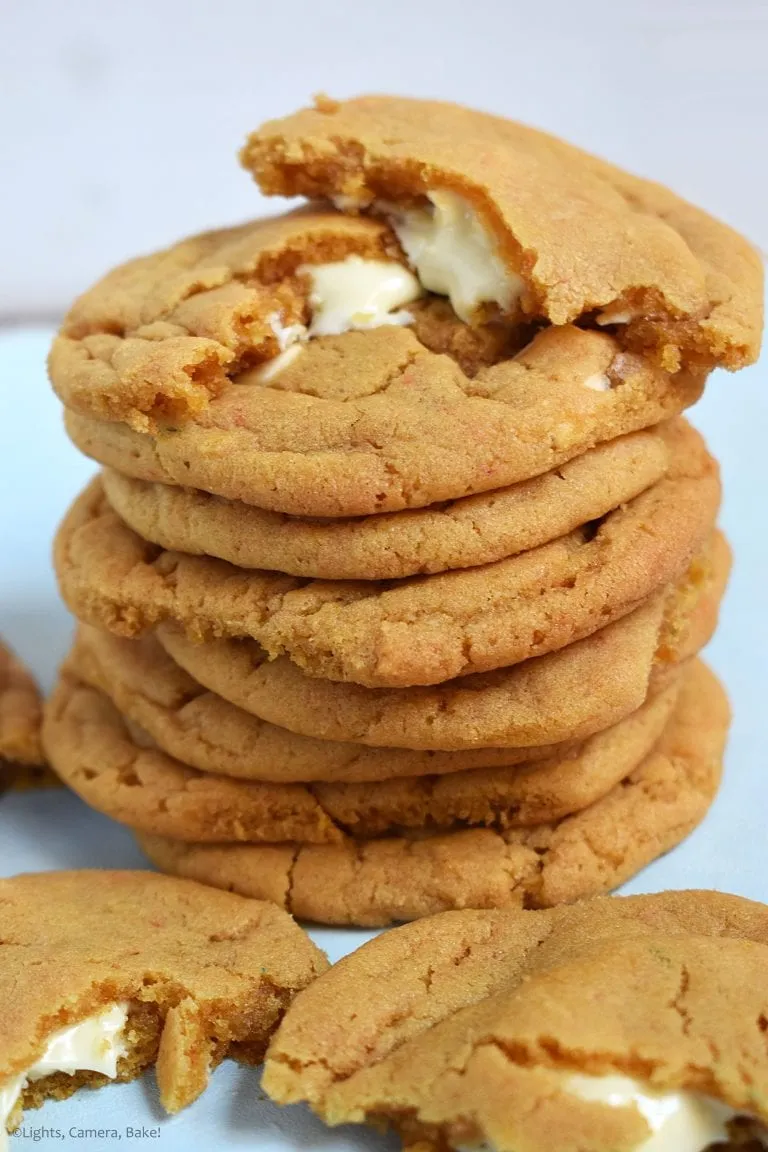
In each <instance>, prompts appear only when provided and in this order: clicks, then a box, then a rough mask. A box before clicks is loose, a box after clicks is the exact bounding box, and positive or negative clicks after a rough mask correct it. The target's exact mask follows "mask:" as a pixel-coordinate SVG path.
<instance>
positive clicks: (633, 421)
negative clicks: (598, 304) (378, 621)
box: [49, 212, 706, 517]
mask: <svg viewBox="0 0 768 1152" xmlns="http://www.w3.org/2000/svg"><path fill="white" fill-rule="evenodd" d="M382 228H383V226H382V225H380V224H377V223H376V222H374V221H371V220H362V219H360V220H353V219H350V218H347V217H344V216H343V215H341V213H330V212H329V213H324V214H323V213H320V214H317V213H298V214H294V215H292V216H287V217H282V218H278V219H272V220H265V221H257V222H256V223H254V224H250V225H245V226H244V227H242V228H240V229H234V230H232V229H230V230H228V231H226V232H224V233H215V234H209V235H207V236H203V237H197V238H195V239H192V240H188V241H184V242H183V243H182V244H180V245H177V246H176V247H175V248H172V249H169V250H168V251H167V252H164V253H160V254H158V255H156V256H153V257H147V258H145V259H143V260H140V261H134V262H133V263H132V264H129V265H127V266H125V267H124V268H122V269H118V270H117V271H115V272H113V273H111V274H110V276H108V277H107V279H106V280H105V281H103V282H102V283H101V284H99V285H97V286H96V287H95V288H93V289H92V290H91V291H90V292H88V293H86V295H85V296H84V297H82V298H81V300H80V301H78V303H77V304H76V305H75V307H74V308H73V310H72V312H71V313H70V315H69V317H68V319H67V320H66V321H65V324H64V328H63V330H62V334H61V335H60V336H59V337H58V338H57V340H56V341H55V343H54V346H53V349H52V351H51V356H50V365H49V366H50V372H51V378H52V380H53V383H54V386H55V387H56V389H57V391H58V393H59V395H60V396H61V398H62V399H63V400H64V403H65V404H66V405H67V407H68V409H69V412H68V413H67V430H68V432H69V434H70V436H71V437H72V439H73V440H74V442H75V443H76V444H77V446H78V447H79V448H81V450H82V451H84V452H85V453H86V454H87V455H90V456H93V457H94V458H95V459H97V460H99V461H100V462H102V463H104V464H107V465H109V466H111V467H113V468H115V469H116V470H117V471H118V472H122V473H124V474H126V475H128V476H132V477H135V478H138V479H142V480H147V481H151V482H160V483H165V484H176V485H181V486H183V487H190V486H191V487H194V488H199V489H203V490H205V491H208V492H212V493H215V494H216V495H218V496H223V497H225V498H227V499H230V500H239V501H243V502H244V503H247V504H255V505H256V506H257V507H260V508H265V509H268V510H271V511H276V512H284V513H288V514H290V515H295V516H323V517H349V516H367V515H370V514H372V513H380V512H395V511H400V510H401V509H405V508H421V507H425V506H427V505H430V504H434V503H436V502H438V501H444V500H455V499H458V498H463V497H465V496H468V495H471V494H472V493H477V492H487V491H490V490H492V489H498V488H504V487H507V486H508V485H510V484H516V483H518V482H519V481H522V480H528V479H530V478H531V477H533V476H538V475H541V474H543V473H545V472H549V471H551V470H552V469H554V468H557V467H559V466H560V465H561V464H564V463H565V462H566V461H567V460H570V459H573V458H574V457H575V456H579V455H581V454H582V453H583V452H585V451H587V450H588V449H590V448H593V447H594V446H595V445H597V444H600V443H603V442H605V441H608V440H613V439H615V438H616V437H617V436H621V435H623V434H625V433H628V432H633V431H636V430H638V429H641V428H648V427H651V426H653V425H656V424H657V423H659V422H660V421H662V420H665V419H667V418H668V417H671V416H674V415H676V414H677V413H679V412H681V411H682V410H683V409H684V408H686V407H687V406H688V405H690V404H692V403H694V402H695V401H696V400H697V399H698V397H699V396H700V394H701V391H702V388H703V386H704V382H705V379H706V370H705V369H703V368H698V367H697V368H685V369H684V370H682V371H679V372H675V373H673V374H670V373H668V372H665V371H664V370H663V369H661V368H659V367H658V366H656V365H653V364H651V363H649V362H648V361H647V360H646V359H644V358H643V357H642V356H639V355H636V354H635V353H631V352H627V351H626V350H625V349H623V348H622V346H621V344H620V342H619V341H618V340H617V339H616V338H615V337H614V336H612V335H610V334H608V333H607V332H606V331H603V330H599V331H595V330H586V329H582V328H578V327H575V326H573V325H567V326H563V327H559V328H547V329H545V330H543V331H535V332H534V331H533V330H532V329H530V328H529V327H527V326H524V329H523V330H522V331H519V332H518V331H515V333H513V335H515V337H516V339H515V341H514V342H513V344H512V346H511V347H510V346H509V340H508V339H507V337H506V335H504V338H503V339H502V340H501V341H499V338H498V331H499V325H498V324H492V323H491V324H486V325H485V326H482V327H481V328H480V329H479V330H475V329H471V328H470V327H469V326H468V325H466V324H463V323H462V322H461V321H459V320H458V319H457V318H456V317H455V316H453V315H446V312H445V310H446V305H445V304H444V303H442V302H441V301H439V300H437V298H435V297H432V298H429V297H428V298H427V299H426V302H425V303H424V304H423V305H420V306H418V307H416V306H413V307H412V308H411V312H410V313H409V315H412V316H413V321H412V323H409V324H408V325H405V326H404V325H391V324H390V325H385V326H383V327H376V328H371V329H368V330H366V331H346V332H342V333H340V334H339V335H329V336H318V337H313V338H312V339H309V340H307V341H304V342H299V343H295V344H293V345H292V346H291V347H289V348H286V349H285V351H286V352H288V353H292V359H290V360H289V361H286V359H285V358H284V357H283V359H281V360H280V361H279V362H278V363H277V364H276V362H275V361H274V360H273V361H271V362H269V363H266V361H264V360H261V361H260V360H259V358H260V357H262V356H274V354H275V353H276V352H277V351H278V348H279V346H280V343H283V344H284V343H285V340H286V339H287V338H288V337H287V336H286V333H289V332H290V331H291V330H293V329H295V328H296V324H295V323H294V320H295V319H296V318H297V317H299V318H300V319H301V318H304V319H307V317H306V311H307V307H308V305H307V294H308V285H307V283H306V277H304V278H302V277H301V276H299V277H298V278H296V277H294V276H293V273H294V272H295V271H296V269H297V268H298V267H302V266H303V265H304V262H305V261H309V262H310V264H312V263H316V262H317V261H318V260H323V259H329V258H332V259H336V260H339V259H341V258H342V257H343V255H344V253H345V252H346V251H348V249H349V247H350V245H352V246H353V247H356V250H360V251H361V252H368V253H369V254H378V255H379V256H380V255H381V254H382V251H381V250H382V245H383V246H384V248H386V246H387V245H388V244H391V245H393V246H395V248H396V241H395V239H394V236H393V235H391V234H389V239H387V238H386V236H385V231H383V230H382ZM394 255H395V256H396V258H397V259H402V256H401V255H400V253H399V249H396V250H395V251H394ZM342 266H343V265H342ZM393 267H395V268H397V269H398V270H401V271H402V265H400V264H395V265H393ZM258 269H261V271H258ZM259 277H261V278H262V280H267V281H268V284H261V283H260V282H259ZM209 285H211V286H209ZM265 294H266V298H267V300H266V303H265V301H264V297H265ZM417 303H418V302H417ZM501 331H502V334H505V333H506V332H507V328H506V326H503V325H502V326H501ZM276 333H277V334H276ZM518 349H519V350H518ZM281 355H282V354H281ZM254 361H256V365H255V366H254ZM278 369H279V370H278ZM212 393H213V395H212Z"/></svg>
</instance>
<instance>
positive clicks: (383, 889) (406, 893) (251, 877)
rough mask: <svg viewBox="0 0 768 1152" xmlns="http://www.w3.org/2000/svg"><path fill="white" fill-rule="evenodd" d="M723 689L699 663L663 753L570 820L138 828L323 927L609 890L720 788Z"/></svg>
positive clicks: (162, 855)
mask: <svg viewBox="0 0 768 1152" xmlns="http://www.w3.org/2000/svg"><path fill="white" fill-rule="evenodd" d="M728 720H729V712H728V704H727V701H726V699H725V695H724V693H723V691H722V689H721V688H720V686H719V684H718V683H717V681H716V680H715V678H714V676H713V675H712V674H711V673H710V672H708V671H707V670H706V669H705V668H704V666H703V665H697V666H696V667H695V669H694V671H693V674H692V675H691V676H690V677H689V678H688V679H687V681H686V683H685V685H684V687H683V690H682V692H681V696H680V701H679V704H678V707H677V709H676V711H675V713H674V716H673V718H672V720H671V721H670V723H669V724H668V725H667V728H666V729H665V731H664V734H663V736H662V737H661V740H660V741H659V743H658V745H657V747H656V749H655V750H654V751H653V752H652V753H651V754H650V755H649V756H648V757H647V758H646V759H645V760H644V761H643V763H642V764H641V765H640V766H639V767H638V768H637V769H636V770H635V771H634V772H632V773H631V774H630V776H629V777H628V778H627V779H626V780H624V781H622V782H621V783H620V784H619V785H617V786H616V788H614V789H613V790H612V791H611V792H609V793H608V794H607V795H606V796H605V797H603V799H601V800H598V801H597V802H596V803H595V804H592V805H591V806H590V807H589V808H586V809H585V810H584V811H582V812H578V813H577V814H576V815H573V816H569V817H566V819H564V820H562V821H559V822H554V823H549V824H542V825H538V826H535V827H529V828H515V829H508V830H506V831H504V832H496V831H492V830H490V829H470V830H469V831H454V832H449V833H445V834H440V835H434V836H426V837H424V836H423V835H414V836H409V837H406V836H402V837H391V838H385V839H381V840H368V841H365V840H363V841H360V840H354V841H346V842H344V843H342V844H339V845H300V844H297V845H286V846H279V845H274V846H263V847H262V846H256V845H245V846H243V845H205V844H201V845H195V844H181V843H178V842H175V841H172V840H167V839H161V838H160V837H152V836H146V835H142V836H140V838H139V840H140V843H141V844H142V846H143V848H144V850H145V851H146V852H147V854H148V856H149V857H150V859H151V860H152V861H153V862H154V863H155V864H157V865H158V867H160V868H161V869H163V870H164V871H168V872H171V873H175V874H177V875H181V876H188V877H190V878H194V879H197V880H201V881H203V882H204V883H207V884H213V885H214V886H215V887H223V888H229V889H230V890H232V891H237V892H242V893H243V894H246V895H258V896H259V897H260V898H267V899H270V900H274V901H275V903H277V904H279V905H281V906H282V907H284V908H287V909H289V910H290V911H292V912H293V913H294V915H296V916H299V917H304V918H306V919H308V920H316V921H319V922H321V923H328V924H361V925H379V924H388V923H390V922H392V921H395V920H412V919H416V918H417V917H420V916H427V915H430V914H431V913H433V912H438V911H444V910H446V909H450V908H501V907H521V906H525V907H549V906H551V905H555V904H563V903H570V902H572V901H575V900H579V899H581V898H583V897H586V896H592V895H595V894H597V893H600V892H606V891H609V890H610V889H612V888H615V887H617V886H618V885H619V884H621V883H623V882H624V881H625V880H627V879H628V878H629V877H630V876H632V875H633V874H634V873H635V872H637V871H639V870H640V869H641V868H643V867H644V866H645V865H646V864H648V863H649V862H650V861H651V860H654V859H655V858H656V857H657V856H660V855H661V854H662V853H664V852H666V851H668V850H669V849H670V848H672V847H673V846H674V845H675V844H678V843H679V842H680V841H681V840H682V839H683V838H684V837H685V836H686V835H687V834H688V833H689V832H690V831H691V829H692V828H694V827H695V826H696V825H697V824H698V823H699V822H700V821H701V820H702V819H703V817H704V815H705V814H706V812H707V809H708V808H709V805H710V804H711V802H712V800H713V798H714V795H715V793H716V791H717V787H718V783H719V780H720V772H721V758H722V751H723V746H724V743H725V738H726V733H727V728H728Z"/></svg>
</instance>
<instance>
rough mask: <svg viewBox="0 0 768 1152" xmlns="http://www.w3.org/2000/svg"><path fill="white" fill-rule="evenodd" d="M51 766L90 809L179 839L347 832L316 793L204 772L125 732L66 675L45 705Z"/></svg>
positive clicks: (97, 698)
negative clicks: (338, 826) (341, 829)
mask: <svg viewBox="0 0 768 1152" xmlns="http://www.w3.org/2000/svg"><path fill="white" fill-rule="evenodd" d="M43 738H44V741H45V748H46V751H47V753H48V758H49V760H50V763H51V765H52V767H53V768H54V769H55V771H56V772H57V773H58V774H59V776H60V777H61V779H62V780H63V781H64V783H65V784H67V785H69V787H70V788H72V790H73V791H74V792H76V793H77V794H78V796H80V797H81V798H82V799H83V800H85V802H86V803H87V804H90V805H91V807H93V808H96V809H97V810H98V811H99V812H104V813H105V814H106V815H107V816H111V817H112V818H113V819H114V820H118V821H120V823H122V824H128V825H130V826H131V827H133V828H140V829H142V830H143V831H145V832H153V833H157V834H158V835H160V836H171V837H173V838H174V839H176V840H191V841H195V840H204V841H213V842H216V841H237V840H245V841H274V840H279V841H282V840H306V841H309V842H310V843H321V844H322V843H333V842H336V841H339V840H341V839H342V833H341V831H340V830H339V829H338V828H337V827H336V825H335V824H334V822H333V820H332V819H331V817H329V816H328V815H327V813H326V812H325V810H324V809H323V807H322V805H321V804H320V803H319V802H318V801H317V800H315V799H314V797H313V796H312V793H311V792H310V790H309V789H307V788H304V787H302V786H301V785H299V784H261V783H258V784H257V783H253V782H250V781H249V782H243V781H235V780H228V779H227V778H226V777H225V776H214V775H211V774H210V773H204V772H198V771H196V770H195V769H194V768H189V767H188V766H187V765H186V764H182V763H180V762H179V761H178V760H174V759H172V758H171V757H170V756H167V755H166V754H165V753H164V752H161V751H160V750H159V749H157V748H155V747H153V746H152V741H151V740H147V739H146V737H145V735H144V734H143V733H142V732H141V730H140V729H139V730H136V729H134V730H133V731H132V730H131V728H130V727H129V726H127V725H126V723H125V721H124V720H123V719H122V717H121V716H120V713H119V712H118V711H117V710H116V709H115V707H114V706H113V705H112V703H111V702H110V701H109V700H108V699H107V697H106V696H104V695H102V693H100V692H98V691H96V690H95V689H93V688H89V687H87V686H86V685H84V684H83V683H82V682H81V681H79V680H78V679H77V678H76V677H75V676H72V675H71V674H69V673H68V671H67V669H66V667H65V669H64V672H63V675H62V676H61V677H60V679H59V682H58V684H57V686H56V688H55V689H54V691H53V693H52V695H51V698H50V699H49V700H48V702H47V704H46V710H45V721H44V725H43Z"/></svg>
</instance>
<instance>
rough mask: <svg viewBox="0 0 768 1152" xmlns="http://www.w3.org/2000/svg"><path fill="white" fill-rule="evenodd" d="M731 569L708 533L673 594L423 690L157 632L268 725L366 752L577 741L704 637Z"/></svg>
mask: <svg viewBox="0 0 768 1152" xmlns="http://www.w3.org/2000/svg"><path fill="white" fill-rule="evenodd" d="M729 567H730V556H729V551H728V546H727V544H726V543H725V541H724V539H723V538H722V536H720V535H719V534H716V535H715V537H714V539H713V542H712V545H711V548H710V550H709V552H708V554H707V555H706V556H704V557H702V559H701V560H699V561H696V562H695V563H694V564H693V565H692V566H691V569H690V570H689V573H688V575H687V577H686V579H685V580H684V581H683V583H682V584H680V585H679V586H678V587H677V588H676V590H675V591H674V592H672V593H670V594H668V595H667V597H664V596H659V597H658V598H656V599H654V600H653V601H650V602H648V603H647V604H645V605H644V606H643V607H642V608H638V609H636V610H635V611H634V612H633V613H631V614H630V615H629V616H625V617H624V618H623V619H621V620H619V621H617V622H616V623H615V624H611V625H609V626H608V627H607V628H602V629H601V630H600V631H599V632H595V633H594V634H593V635H592V636H589V637H587V639H586V640H581V641H579V642H578V643H576V644H571V645H569V646H568V647H567V648H561V649H560V650H559V651H558V652H553V653H551V654H550V655H548V656H539V657H537V658H536V659H534V660H529V661H526V662H524V663H523V664H518V665H515V666H514V667H513V668H508V669H502V670H500V671H496V672H484V673H480V674H478V675H475V676H468V677H464V678H462V679H460V680H456V681H451V682H450V683H449V684H444V685H438V686H437V687H430V688H409V689H396V688H390V689H385V688H363V687H360V686H359V685H352V684H337V683H334V682H333V681H330V680H319V679H317V678H316V677H312V676H307V675H306V674H305V673H303V672H301V671H300V669H298V668H297V667H296V665H295V664H293V663H291V661H290V660H286V659H279V660H274V661H271V662H270V661H269V660H267V658H266V656H265V653H264V651H263V650H262V649H260V648H259V646H258V644H255V643H254V642H252V641H243V640H240V641H234V640H214V641H209V642H208V643H206V644H195V643H194V642H193V641H191V640H190V639H189V638H188V637H186V636H184V634H183V633H182V632H180V631H178V630H176V629H173V628H171V627H169V626H168V625H161V626H160V628H158V630H157V637H158V639H159V640H160V643H161V644H162V645H163V647H164V648H165V650H166V651H167V652H168V654H169V655H170V656H171V657H172V658H173V660H174V661H175V662H176V663H177V664H180V665H181V667H182V668H183V669H184V670H185V671H186V672H188V673H189V675H190V676H192V677H193V678H194V679H195V680H196V681H197V682H198V684H203V685H204V686H205V687H206V688H208V689H209V690H210V691H211V692H215V693H216V694H217V695H219V696H222V697H223V698H224V699H225V700H228V701H229V702H230V703H232V704H235V705H237V707H239V708H242V709H244V710H245V711H246V712H251V713H253V714H254V715H256V716H259V717H261V718H262V719H263V720H268V721H269V722H270V723H271V724H276V725H279V726H280V727H282V728H287V729H289V730H290V731H292V732H298V733H300V734H301V735H304V736H314V737H316V738H317V739H320V740H338V741H342V742H352V743H357V744H367V745H372V746H374V747H379V746H385V747H395V748H412V749H414V748H421V749H437V750H442V751H462V750H467V749H476V748H505V747H511V748H521V747H536V746H537V745H541V744H556V743H558V742H560V741H563V740H580V739H583V738H585V737H586V736H591V735H592V734H593V733H594V732H599V731H601V730H602V729H604V728H608V727H610V726H611V725H612V724H616V723H618V721H619V720H623V719H624V718H625V717H627V716H628V715H629V714H630V713H631V712H634V711H636V709H638V708H639V707H640V706H641V705H642V703H643V701H644V700H645V699H646V697H647V695H648V693H649V691H650V690H652V688H653V686H654V685H657V684H658V680H659V677H660V676H661V677H663V676H664V675H665V674H666V670H667V669H668V668H669V667H670V666H671V665H674V664H676V663H679V662H680V661H681V660H685V659H687V658H689V657H690V656H692V655H694V654H695V653H696V652H697V651H698V650H699V649H700V648H701V647H703V645H704V644H705V643H706V642H707V640H708V639H709V637H710V635H711V633H712V631H713V630H714V627H715V624H716V621H717V612H718V606H719V602H720V599H721V596H722V593H723V589H724V586H725V582H726V580H727V576H728V570H729Z"/></svg>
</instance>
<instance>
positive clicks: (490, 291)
mask: <svg viewBox="0 0 768 1152" xmlns="http://www.w3.org/2000/svg"><path fill="white" fill-rule="evenodd" d="M427 199H428V200H430V201H431V204H432V207H431V208H404V209H400V208H397V207H396V206H395V205H392V204H386V203H383V204H380V205H379V206H378V207H379V209H380V210H381V211H382V212H383V213H384V214H385V215H386V216H387V217H389V220H390V223H391V225H392V228H393V229H394V231H395V233H396V235H397V238H398V240H399V241H400V243H401V244H402V246H403V251H404V252H405V254H406V256H407V257H408V259H409V261H410V263H411V266H412V267H413V268H414V269H415V271H416V275H417V276H418V278H419V280H420V281H421V283H422V284H423V286H424V287H425V288H427V289H429V291H430V292H437V293H438V294H440V295H441V296H447V297H448V298H449V299H450V301H451V304H452V306H453V310H454V312H455V313H456V315H457V316H458V317H459V319H461V320H464V321H465V323H468V322H469V321H470V320H471V318H472V316H473V314H474V313H475V312H476V311H477V309H478V308H479V307H480V306H481V305H482V304H498V306H499V308H501V309H502V311H504V312H509V311H511V310H512V307H513V305H514V303H515V301H516V300H518V299H519V298H520V296H521V295H522V292H523V288H524V283H523V281H522V280H521V278H520V277H519V276H517V275H516V274H515V273H514V272H510V270H509V269H508V268H506V267H505V266H504V262H503V260H502V259H501V257H500V255H499V251H498V245H497V244H496V241H495V240H494V238H493V237H492V236H491V234H490V233H489V231H488V229H487V228H486V227H485V226H484V225H483V224H482V223H481V221H480V218H479V216H478V214H477V212H476V211H475V209H474V208H473V207H472V205H471V204H470V203H469V201H468V200H466V199H465V198H464V197H463V196H459V195H458V194H457V193H456V192H448V191H445V190H443V191H440V192H429V193H428V194H427Z"/></svg>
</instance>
